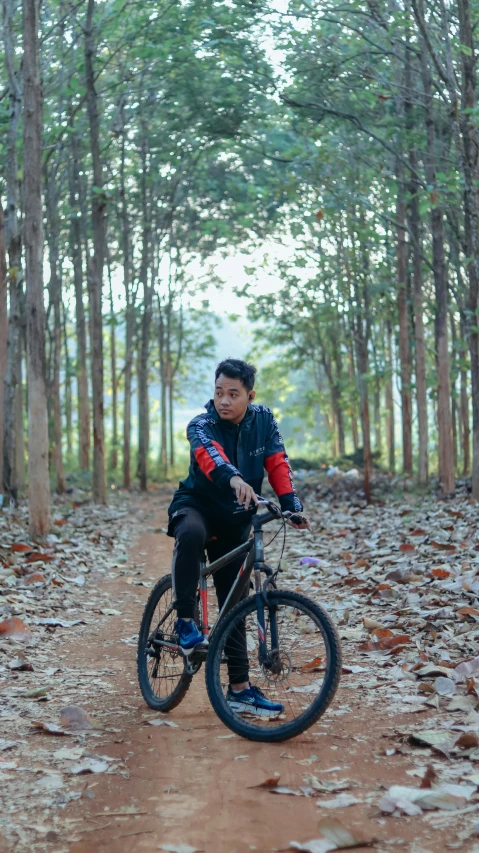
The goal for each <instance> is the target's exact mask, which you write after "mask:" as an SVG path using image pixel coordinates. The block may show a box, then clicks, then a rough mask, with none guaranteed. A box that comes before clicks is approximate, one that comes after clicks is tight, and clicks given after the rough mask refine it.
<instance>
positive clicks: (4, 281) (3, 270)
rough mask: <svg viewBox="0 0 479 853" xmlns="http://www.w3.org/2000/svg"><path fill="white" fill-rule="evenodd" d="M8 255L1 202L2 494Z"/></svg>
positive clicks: (0, 454) (0, 439)
mask: <svg viewBox="0 0 479 853" xmlns="http://www.w3.org/2000/svg"><path fill="white" fill-rule="evenodd" d="M7 333H8V313H7V257H6V247H5V219H4V215H3V207H2V205H1V204H0V494H1V493H2V491H3V486H2V484H3V452H1V451H2V450H3V413H4V404H3V400H4V395H5V388H4V381H5V375H6V372H7Z"/></svg>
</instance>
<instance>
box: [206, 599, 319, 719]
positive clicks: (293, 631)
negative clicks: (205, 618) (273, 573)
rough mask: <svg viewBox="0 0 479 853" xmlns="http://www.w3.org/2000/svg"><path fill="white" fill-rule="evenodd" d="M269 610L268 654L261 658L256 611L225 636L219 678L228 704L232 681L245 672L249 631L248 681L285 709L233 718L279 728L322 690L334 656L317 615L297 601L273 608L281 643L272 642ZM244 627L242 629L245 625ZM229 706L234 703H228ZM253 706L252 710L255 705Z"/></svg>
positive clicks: (305, 708) (296, 716)
mask: <svg viewBox="0 0 479 853" xmlns="http://www.w3.org/2000/svg"><path fill="white" fill-rule="evenodd" d="M271 618H272V616H271V613H270V611H269V609H268V608H265V629H266V645H267V657H266V659H261V655H260V645H259V639H258V628H257V617H256V610H255V609H254V608H253V609H251V611H250V612H249V613H248V614H247V615H246V617H244V619H241V617H240V616H239V617H238V618H237V619H236V620H235V621H234V622H233V623H232V624H231V626H230V627H229V633H228V634H225V635H224V637H222V640H221V648H220V651H219V653H220V654H221V659H222V662H221V664H220V681H221V688H222V693H223V700H224V702H225V703H226V705H227V706H228V702H227V692H228V686H229V684H230V682H233V683H235V682H234V679H235V678H237V680H241V681H243V680H244V677H242V678H241V679H239V678H238V673H239V672H243V673H244V660H245V639H244V638H245V635H246V650H247V656H248V660H249V680H250V684H251V686H252V687H256V688H258V689H259V690H261V692H262V693H264V695H265V696H266V698H267V699H268V700H270V701H271V702H275V703H279V704H280V705H282V707H283V710H282V712H281V713H278V711H276V712H275V713H273V712H272V713H271V714H270V715H269V716H256V715H253V714H252V713H251V712H250V711H246V710H245V709H243V710H242V711H241V712H239V711H237V712H235V716H240V717H241V718H242V719H245V720H246V719H247V722H248V724H249V725H250V726H251V727H257V728H258V729H261V728H262V729H267V730H269V731H271V730H274V729H280V728H281V727H284V726H285V725H287V724H289V723H291V722H293V721H296V720H298V719H299V718H300V717H302V716H304V715H305V714H307V713H308V712H309V709H310V708H311V706H312V704H313V703H314V702H316V701H317V699H318V696H319V695H320V694H321V692H322V689H323V684H324V681H325V675H326V672H327V667H328V660H329V657H330V650H329V648H328V642H327V639H326V637H325V635H324V633H323V629H322V625H321V623H320V621H319V620H318V618H317V617H316V616H315V615H314V614H313V613H312V612H309V611H307V610H306V609H305V608H301V607H300V606H299V605H298V604H297V603H291V604H288V603H287V602H285V603H281V604H278V605H276V606H275V616H274V618H275V619H276V633H277V637H278V647H277V648H272V646H271ZM243 626H244V627H243ZM229 707H231V706H229ZM252 710H253V709H252Z"/></svg>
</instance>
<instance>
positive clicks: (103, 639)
mask: <svg viewBox="0 0 479 853" xmlns="http://www.w3.org/2000/svg"><path fill="white" fill-rule="evenodd" d="M166 498H167V496H165V494H164V493H163V494H161V493H158V494H156V495H153V496H151V497H149V498H148V499H147V500H148V511H149V513H151V512H152V511H154V516H153V517H151V516H150V521H149V523H150V524H151V527H150V530H151V529H152V528H153V529H155V528H161V527H162V526H164V524H165V521H166V511H165V510H166V506H167V500H166ZM171 544H172V543H171V540H168V539H167V538H166V536H164V535H162V534H161V533H158V532H156V533H153V532H149V533H146V532H144V533H142V535H140V537H139V539H138V541H137V542H135V543H132V548H131V557H132V560H138V555H139V554H140V555H141V559H142V560H144V561H145V564H146V565H145V567H144V570H143V573H142V574H141V575H140V576H138V577H140V578H141V579H143V578H144V579H149V580H150V582H151V581H152V580H153V579H156V578H157V577H159V576H161V575H162V574H165V573H167V572H168V571H169V565H170V559H171ZM105 586H106V588H107V589H108V591H109V595H110V601H111V606H112V607H113V608H115V607H118V606H119V604H120V603H121V611H122V616H121V617H113V618H112V619H111V620H109V622H108V623H107V624H106V627H105V626H102V627H101V628H100V629H97V630H96V631H95V630H94V628H92V629H91V630H89V631H86V632H85V633H83V635H82V638H81V643H80V644H79V642H78V639H77V640H75V638H74V637H73V636H72V635H69V636H68V637H65V644H64V646H63V648H62V653H63V655H64V661H65V663H70V664H72V663H73V662H74V664H75V666H76V667H78V668H81V667H85V668H87V669H89V670H92V669H95V668H98V669H104V668H105V666H107V667H108V669H109V671H114V672H116V673H117V674H116V675H114V676H111V677H112V680H113V683H112V685H111V686H112V687H114V692H111V693H108V694H107V695H106V696H105V694H104V693H103V694H99V695H98V696H95V694H94V693H92V695H91V696H90V701H89V704H87V708H88V709H89V710H90V711H92V712H95V711H96V712H97V713H99V714H100V712H101V721H102V724H103V725H104V726H105V727H106V728H109V729H114V730H115V731H113V732H112V731H109V732H104V737H102V738H101V739H97V740H96V741H95V743H94V744H93V747H94V749H95V752H96V753H97V754H98V755H102V754H103V755H108V756H110V757H116V758H121V759H122V761H123V762H124V765H125V766H126V768H127V771H126V770H125V771H123V775H121V774H120V775H107V774H103V775H97V776H91V775H90V776H85V777H83V778H84V779H85V782H84V788H83V793H82V796H81V798H80V799H78V800H77V801H75V802H72V803H69V804H68V805H67V806H66V808H65V809H64V820H65V833H64V835H63V837H62V838H59V837H58V839H57V840H58V844H55V839H54V838H51V841H52V842H53V843H52V845H51V846H50V844H49V845H46V846H45V850H47V849H48V850H49V851H50V850H52V851H53V853H54V851H56V850H60V849H61V850H65V849H68V850H69V853H91V851H95V852H96V851H98V853H113V851H114V853H118V851H121V853H133V851H135V853H143V851H144V853H150V851H153V850H158V849H159V848H160V849H161V846H160V845H161V844H162V843H163V844H167V845H168V844H169V845H181V844H186V845H191V847H192V848H194V849H197V850H202V851H207V853H245V851H249V850H256V851H258V853H269V851H274V850H284V849H287V848H288V845H289V842H290V841H291V840H293V839H294V840H296V841H299V842H305V841H306V840H308V839H312V838H315V837H318V832H317V826H318V821H319V819H320V818H322V817H326V816H328V817H329V816H334V817H335V818H338V819H340V820H341V821H342V822H343V823H344V824H345V825H346V826H347V827H348V828H349V829H350V831H352V832H353V833H354V834H355V835H356V837H360V838H363V839H365V840H371V839H372V838H376V839H378V842H377V844H376V849H378V850H379V851H389V853H393V852H394V851H395V850H402V849H407V850H409V851H411V853H413V851H414V853H419V851H421V853H428V851H429V852H430V851H432V850H434V851H435V853H437V851H439V850H446V849H448V844H449V843H451V842H452V844H453V845H454V844H455V845H456V846H457V836H456V835H454V833H453V831H452V828H451V829H450V830H448V829H447V827H444V828H441V829H439V828H437V829H436V828H435V827H434V825H432V824H431V823H430V822H428V821H427V820H425V819H424V817H422V819H421V818H417V817H413V818H409V817H407V816H402V817H401V818H393V817H388V818H387V819H386V818H385V817H383V816H381V815H380V814H378V811H377V808H376V806H375V803H376V802H377V801H378V799H379V797H380V796H381V792H383V791H384V786H388V785H390V784H394V783H395V784H404V785H411V784H417V781H418V780H417V778H412V777H411V775H408V774H407V772H406V771H407V770H411V769H412V768H414V767H417V761H418V756H419V758H420V759H421V755H420V753H421V752H422V753H423V755H422V762H423V763H424V764H427V763H428V761H429V760H430V752H429V750H423V751H418V750H417V749H416V750H415V751H414V756H412V752H413V750H412V748H411V747H408V746H407V745H406V746H404V747H403V748H402V751H398V752H396V753H395V754H394V755H390V756H388V757H386V756H385V750H386V748H388V747H390V746H391V745H392V744H393V743H394V740H391V738H393V736H394V731H395V729H397V728H399V727H401V726H404V725H407V723H408V721H411V714H407V713H406V714H404V715H396V716H395V717H394V718H391V716H390V715H389V716H388V713H387V710H388V709H387V703H386V702H385V700H382V699H381V697H380V696H379V695H377V701H376V703H375V704H374V705H373V706H371V705H366V703H365V702H364V701H363V697H364V696H365V692H364V691H363V690H362V689H361V684H360V683H359V684H358V685H357V687H356V688H355V689H352V685H351V683H349V684H348V683H345V684H343V685H342V686H341V687H340V689H339V691H338V694H337V698H336V700H335V702H334V704H333V707H332V708H331V709H330V710H329V711H328V713H327V714H326V715H325V717H324V718H323V719H322V720H320V721H319V722H318V723H317V724H316V725H315V726H314V727H313V728H312V729H311V730H310V732H308V733H307V734H305V735H302V736H301V737H299V738H297V739H295V740H293V741H289V742H286V743H283V744H277V745H262V744H255V743H251V742H249V741H246V740H243V739H241V738H239V737H237V736H235V735H232V734H231V733H230V732H229V730H227V729H225V728H224V727H223V725H222V724H221V723H220V722H219V720H218V719H217V717H216V715H215V714H214V712H213V711H212V709H211V707H210V705H209V703H208V700H207V696H206V691H205V688H204V677H203V672H202V671H200V673H199V674H198V675H197V676H196V678H195V679H194V681H193V685H192V687H191V688H190V691H189V693H188V694H187V697H186V698H185V700H184V702H183V703H182V704H181V705H180V706H179V707H178V708H177V709H175V711H173V712H172V714H171V715H170V717H169V719H171V721H172V722H174V723H176V724H177V727H168V726H162V727H159V728H154V727H152V726H150V725H148V720H149V719H153V718H154V717H155V714H154V712H152V711H150V710H149V709H148V708H147V707H146V706H145V704H144V702H143V700H142V698H141V695H140V693H139V690H138V686H137V681H136V661H135V654H136V649H135V645H134V644H133V643H131V644H128V643H125V642H121V640H122V639H123V640H124V639H127V638H130V637H132V635H134V634H136V633H137V631H138V626H139V621H140V618H141V613H142V607H143V604H144V602H145V601H146V598H147V595H148V589H146V588H145V587H143V586H132V585H131V583H130V584H129V583H128V582H126V578H125V576H124V577H118V578H116V579H115V580H109V581H105ZM375 692H376V694H379V692H380V691H375ZM82 704H85V703H82ZM429 713H430V711H428V710H426V709H425V711H424V712H423V713H422V714H421V718H422V720H423V722H424V727H425V728H426V727H427V718H428V714H429ZM414 719H415V720H417V714H414ZM40 737H48V736H46V735H40ZM394 745H395V746H396V747H397V738H396V742H395V744H394ZM307 759H311V764H310V765H308V764H305V763H301V764H298V762H305V760H307ZM334 768H337V769H336V770H335V769H334ZM274 773H279V774H281V784H282V785H285V786H289V787H291V788H293V789H295V790H297V789H298V788H299V786H300V785H304V780H305V778H306V776H307V775H308V773H314V775H315V776H316V777H318V778H319V779H321V780H323V781H324V780H330V781H334V780H340V779H344V778H348V779H350V780H353V783H354V784H353V786H352V789H351V791H350V793H352V794H353V795H354V796H355V797H356V798H357V799H358V800H359V801H360V802H359V803H358V804H356V805H352V806H348V807H347V808H340V809H335V810H334V812H333V811H330V810H328V809H326V808H321V807H318V804H317V800H316V799H315V798H312V797H311V798H309V797H304V796H301V797H299V796H298V797H297V796H287V795H277V794H272V793H270V792H269V791H267V790H264V789H263V790H261V789H255V788H254V787H253V786H255V785H258V784H259V783H261V782H263V781H264V780H265V779H266V778H268V777H271V776H273V774H274ZM334 796H336V794H331V797H334ZM47 840H50V839H47ZM60 842H61V846H60ZM65 845H67V848H66V847H65ZM461 849H462V850H468V849H471V848H470V847H469V846H467V844H466V845H461Z"/></svg>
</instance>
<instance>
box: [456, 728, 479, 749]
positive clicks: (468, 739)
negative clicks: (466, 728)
mask: <svg viewBox="0 0 479 853" xmlns="http://www.w3.org/2000/svg"><path fill="white" fill-rule="evenodd" d="M454 746H460V747H461V748H462V749H475V748H476V747H477V746H479V737H478V735H477V733H476V732H463V733H462V734H461V735H459V737H458V739H457V740H456V742H455V744H454Z"/></svg>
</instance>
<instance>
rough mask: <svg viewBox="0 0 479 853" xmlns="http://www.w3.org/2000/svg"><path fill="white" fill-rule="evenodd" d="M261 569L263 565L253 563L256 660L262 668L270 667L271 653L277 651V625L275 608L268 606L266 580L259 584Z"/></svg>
mask: <svg viewBox="0 0 479 853" xmlns="http://www.w3.org/2000/svg"><path fill="white" fill-rule="evenodd" d="M261 569H263V570H264V564H262V563H261V564H258V563H255V565H254V585H255V592H256V623H257V628H258V660H259V663H260V664H261V665H262V666H268V665H271V653H272V652H273V651H275V650H277V649H278V623H277V619H276V611H277V608H276V607H274V606H272V605H271V604H268V599H267V592H266V589H267V586H268V582H269V581H268V578H267V579H266V582H265V584H264V587H263V585H262V583H261ZM265 604H266V605H267V606H268V614H269V633H270V639H271V647H270V650H269V651H268V644H267V642H266V622H265V615H264V608H265Z"/></svg>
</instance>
